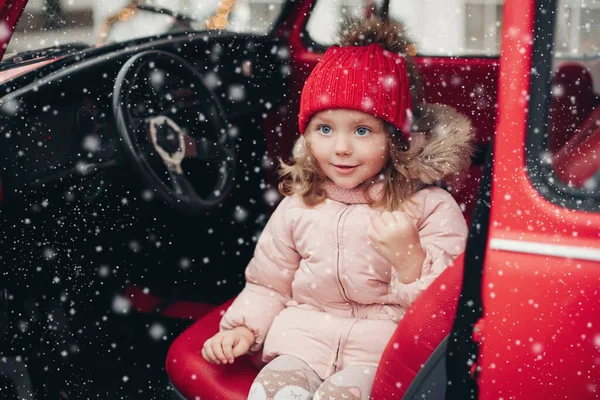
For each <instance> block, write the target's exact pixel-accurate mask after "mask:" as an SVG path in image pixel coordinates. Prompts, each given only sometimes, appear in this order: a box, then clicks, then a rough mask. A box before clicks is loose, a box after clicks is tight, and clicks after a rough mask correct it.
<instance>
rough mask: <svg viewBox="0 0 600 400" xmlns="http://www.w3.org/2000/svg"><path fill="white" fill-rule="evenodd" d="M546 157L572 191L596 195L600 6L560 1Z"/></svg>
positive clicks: (599, 186) (595, 0)
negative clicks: (577, 190)
mask: <svg viewBox="0 0 600 400" xmlns="http://www.w3.org/2000/svg"><path fill="white" fill-rule="evenodd" d="M554 46H555V52H554V59H553V62H552V74H553V75H552V86H551V100H550V110H549V119H548V125H547V130H548V138H547V146H548V156H547V157H545V160H546V161H547V162H551V163H552V170H553V172H554V174H555V175H556V177H557V178H558V179H559V180H560V181H561V182H562V184H565V185H566V186H567V187H569V188H571V189H580V190H582V191H591V192H595V193H600V0H591V1H590V0H587V1H581V0H577V1H573V0H559V1H558V9H557V14H556V25H555V37H554Z"/></svg>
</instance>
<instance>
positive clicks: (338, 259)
mask: <svg viewBox="0 0 600 400" xmlns="http://www.w3.org/2000/svg"><path fill="white" fill-rule="evenodd" d="M349 210H350V207H346V208H345V209H344V211H342V213H341V214H340V218H339V219H338V222H337V229H336V234H337V237H336V253H337V254H336V260H335V264H336V266H335V268H336V275H337V278H338V282H339V283H340V287H341V288H342V297H343V298H344V300H346V301H347V302H350V299H349V298H348V294H347V293H346V288H345V287H344V284H343V283H342V277H341V271H340V253H341V249H340V236H341V233H340V229H341V226H342V223H341V222H342V218H343V217H344V214H345V213H346V212H348V211H349ZM338 350H339V349H338Z"/></svg>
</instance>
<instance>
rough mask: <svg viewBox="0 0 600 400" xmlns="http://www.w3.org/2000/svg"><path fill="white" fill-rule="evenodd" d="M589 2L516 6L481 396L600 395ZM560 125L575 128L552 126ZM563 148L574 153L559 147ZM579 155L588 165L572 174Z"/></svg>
mask: <svg viewBox="0 0 600 400" xmlns="http://www.w3.org/2000/svg"><path fill="white" fill-rule="evenodd" d="M590 3H591V4H589V3H588V4H583V3H581V4H580V3H577V4H575V3H569V2H566V1H558V2H556V1H545V0H543V1H507V2H506V5H505V14H504V24H505V26H507V27H508V28H507V29H505V35H504V37H503V44H502V55H501V67H500V82H499V90H500V92H499V102H498V118H499V120H498V128H497V133H496V142H495V148H494V155H493V158H494V164H493V182H492V191H491V210H490V212H491V213H490V220H489V235H488V240H487V246H486V252H485V262H484V265H483V280H482V282H481V288H480V289H481V299H482V306H483V318H481V319H480V320H479V321H478V323H477V324H476V325H475V329H474V333H473V339H474V340H475V341H476V342H477V343H478V344H479V352H478V357H477V359H476V360H475V362H471V368H470V369H471V376H472V377H473V378H476V380H477V385H478V392H479V398H480V399H498V398H505V399H508V398H510V399H522V398H540V399H541V398H577V399H587V398H597V396H598V393H599V392H598V391H599V390H600V388H599V387H598V382H600V370H599V368H598V366H599V360H600V358H599V353H598V351H599V349H600V317H598V315H599V312H600V291H599V287H600V240H599V232H600V192H599V189H598V173H595V175H594V174H593V173H590V172H589V171H590V170H593V171H598V170H599V169H600V159H598V158H597V157H589V158H586V157H588V156H589V154H590V153H591V152H593V151H594V149H593V148H592V147H591V146H592V145H591V142H590V141H591V140H592V139H594V138H595V139H594V141H595V142H597V141H598V136H599V135H600V130H599V129H598V127H599V126H600V118H599V117H598V115H600V114H598V112H597V110H598V106H599V105H600V97H599V96H598V93H600V69H599V65H600V64H599V63H598V60H599V59H600V54H599V52H598V48H599V44H600V42H599V41H598V36H597V35H594V34H593V32H592V33H591V34H590V33H589V32H588V31H589V29H590V26H594V28H593V29H597V26H598V23H597V22H598V19H597V18H598V16H599V15H600V14H599V11H600V10H599V9H600V2H598V1H595V2H590ZM590 20H591V21H595V23H593V24H595V25H590ZM586 27H587V28H586ZM565 29H569V31H568V32H566V31H565ZM565 38H569V40H568V41H565ZM549 50H550V51H549ZM558 78H560V80H561V82H562V83H560V84H557V83H556V82H557V79H558ZM585 93H591V95H590V96H587V97H586V96H584V94H585ZM564 96H566V99H565V101H568V103H570V106H569V112H567V113H563V114H561V113H559V109H560V107H559V105H558V103H560V101H561V99H562V98H563V97H564ZM594 110H596V112H595V113H594ZM582 113H584V115H583V116H582V118H581V119H580V120H579V121H584V122H583V123H581V122H579V121H575V118H574V116H578V115H579V114H582ZM565 119H566V120H567V121H565ZM565 122H566V123H565ZM561 123H562V124H563V125H564V126H566V127H568V128H569V129H562V130H560V131H557V130H552V127H553V126H555V125H556V124H561ZM590 126H591V128H590ZM550 132H551V133H552V134H554V135H564V136H565V137H564V138H554V137H552V135H550ZM557 139H558V140H557ZM556 142H561V143H566V144H564V145H563V146H567V145H568V146H570V147H567V148H565V149H567V150H569V151H570V155H571V157H567V158H564V157H561V156H560V154H559V153H560V151H561V149H557V150H554V151H551V150H550V149H549V144H550V143H556ZM578 160H587V161H586V162H585V165H584V166H583V167H576V168H571V167H572V164H575V165H576V166H577V162H578ZM590 167H591V168H590ZM566 168H571V169H570V170H572V171H573V172H572V173H571V174H572V176H571V177H570V178H569V177H567V178H565V174H564V173H562V172H561V171H564V170H565V169H566ZM561 177H562V179H563V180H561ZM576 178H577V179H576ZM575 182H583V183H581V184H577V183H575ZM468 283H472V282H469V281H465V284H468ZM463 301H468V299H466V298H463ZM471 361H473V360H471Z"/></svg>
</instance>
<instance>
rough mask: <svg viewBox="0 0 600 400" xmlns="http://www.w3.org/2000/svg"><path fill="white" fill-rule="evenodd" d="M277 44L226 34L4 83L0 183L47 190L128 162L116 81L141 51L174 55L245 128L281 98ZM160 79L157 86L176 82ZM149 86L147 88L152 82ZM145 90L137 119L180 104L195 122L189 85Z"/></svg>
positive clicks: (283, 67) (281, 60)
mask: <svg viewBox="0 0 600 400" xmlns="http://www.w3.org/2000/svg"><path fill="white" fill-rule="evenodd" d="M278 46H279V45H278V43H277V42H276V40H275V39H271V38H268V37H260V38H256V37H240V36H239V35H238V36H225V35H223V36H222V37H214V38H210V40H207V39H206V37H205V36H198V37H190V35H185V36H183V37H181V38H171V39H170V40H162V41H154V42H149V43H146V44H145V45H140V46H136V47H133V48H132V47H125V48H124V49H121V50H119V51H114V52H110V53H108V54H101V55H95V54H91V55H89V56H88V57H83V58H82V59H81V60H79V61H78V60H71V63H70V64H69V63H68V60H67V64H66V65H62V66H60V68H59V69H57V70H55V71H53V72H51V73H49V74H48V75H47V76H45V77H41V78H39V79H35V80H32V81H31V82H29V83H28V84H24V85H23V86H22V87H17V86H16V83H14V81H13V87H6V85H4V86H5V90H6V91H7V92H9V93H8V94H7V95H5V96H4V97H3V98H0V141H1V142H0V143H2V145H1V146H0V166H1V167H2V169H1V171H2V172H1V174H2V175H1V176H0V179H2V181H6V180H10V181H11V182H13V183H14V184H15V185H16V186H25V185H28V186H32V187H42V186H44V185H47V184H49V183H51V182H57V181H60V180H64V179H65V178H68V177H72V176H74V175H79V176H83V175H86V174H88V173H89V172H91V171H93V170H96V169H102V168H105V167H114V166H115V165H121V164H122V163H123V161H124V160H122V157H123V154H122V152H120V149H119V148H120V141H119V136H118V134H117V131H116V126H115V122H114V117H113V111H112V100H113V89H114V82H115V78H116V76H117V74H118V72H119V69H120V68H121V66H122V65H123V64H124V62H125V61H126V60H127V59H129V58H130V57H131V56H133V55H134V54H137V53H139V52H141V51H144V50H162V51H166V52H169V53H172V54H176V55H179V56H180V57H182V58H184V59H185V60H186V61H187V62H188V63H190V64H191V65H193V66H194V67H195V69H196V70H197V72H198V73H199V75H200V76H201V78H202V80H203V82H204V83H205V85H206V86H207V87H208V88H209V89H211V90H212V92H213V93H214V97H216V98H217V99H218V100H219V101H220V103H221V104H222V106H223V109H224V112H225V115H226V118H227V119H228V120H229V121H230V122H231V121H234V122H235V123H237V124H243V123H244V122H243V121H248V120H249V119H253V117H254V116H258V117H259V116H260V115H261V114H263V113H264V112H266V111H267V110H268V109H269V108H271V107H272V106H273V105H276V104H278V103H281V102H282V100H283V92H284V90H283V89H284V85H285V84H286V79H285V78H286V74H287V72H289V67H288V66H287V60H286V58H285V57H281V54H282V51H281V49H280V48H279V47H278ZM283 53H285V51H283ZM48 67H51V65H49V66H48ZM53 68H56V67H53ZM155 78H156V81H157V82H160V81H161V80H165V79H166V80H167V81H168V80H169V79H171V80H173V79H172V78H174V77H169V76H166V77H165V76H162V77H161V76H156V77H155ZM8 83H9V84H10V83H11V82H10V81H9V82H8ZM149 83H150V85H147V86H148V87H150V86H152V85H154V84H155V82H149ZM17 84H18V81H17ZM142 86H144V85H143V84H141V85H139V86H138V87H134V88H133V89H132V91H131V92H130V93H129V96H130V97H131V99H132V100H130V101H131V104H132V107H131V115H132V116H134V117H136V118H144V117H148V116H150V115H152V113H153V112H156V110H155V109H153V106H149V105H148V104H149V102H150V101H153V102H154V103H153V104H163V103H165V104H163V106H164V107H168V106H169V104H170V105H171V106H173V107H175V105H176V107H177V110H176V111H178V112H182V113H183V115H181V117H183V120H184V121H186V120H187V121H191V120H192V118H189V117H186V116H185V110H186V109H188V108H190V107H192V106H193V105H194V104H193V103H194V101H195V99H194V98H193V96H191V92H190V90H189V88H186V83H185V82H179V84H177V85H171V86H170V88H169V90H168V91H166V92H165V91H163V92H161V96H162V97H161V98H159V99H156V98H154V99H153V98H152V97H153V96H155V93H154V92H153V91H152V90H150V91H149V90H147V88H143V87H142ZM1 89H2V88H0V90H1ZM133 104H135V105H133ZM161 107H162V106H161ZM167 111H168V110H167ZM259 118H260V117H259ZM193 129H194V128H193V126H190V127H189V130H192V131H193Z"/></svg>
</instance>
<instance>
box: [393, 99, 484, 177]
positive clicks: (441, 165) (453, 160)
mask: <svg viewBox="0 0 600 400" xmlns="http://www.w3.org/2000/svg"><path fill="white" fill-rule="evenodd" d="M421 108H422V110H421V118H419V119H418V120H417V121H415V122H414V124H413V132H412V134H411V147H410V149H409V152H410V153H411V155H410V158H409V160H408V162H407V164H406V166H405V168H406V170H407V172H408V176H409V177H410V178H411V179H416V180H419V181H421V182H422V183H424V184H433V183H436V182H440V181H441V182H444V183H447V182H449V181H451V180H453V179H455V178H457V177H459V176H460V175H462V174H463V173H464V172H465V171H466V169H467V168H468V167H469V166H470V165H471V157H472V155H473V153H474V143H473V141H474V137H475V132H474V129H473V127H472V125H471V121H470V120H469V118H468V117H467V116H466V115H464V114H461V113H459V112H458V111H456V110H455V109H454V108H452V107H450V106H447V105H443V104H423V105H421Z"/></svg>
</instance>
